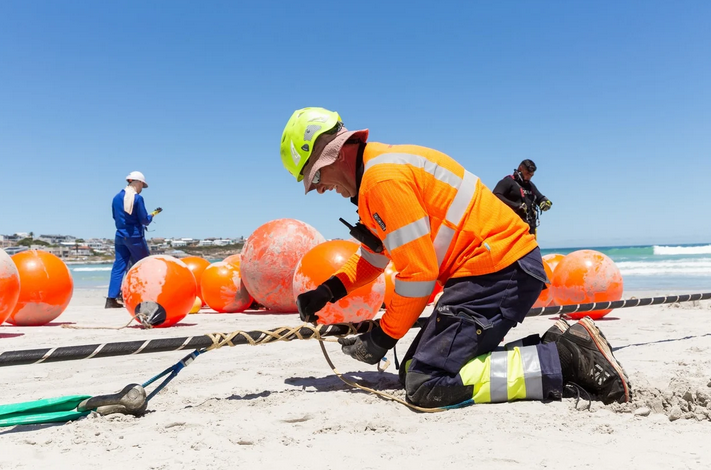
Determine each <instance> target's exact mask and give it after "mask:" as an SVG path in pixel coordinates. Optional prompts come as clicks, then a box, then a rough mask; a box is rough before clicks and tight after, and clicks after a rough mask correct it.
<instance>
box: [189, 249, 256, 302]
mask: <svg viewBox="0 0 711 470" xmlns="http://www.w3.org/2000/svg"><path fill="white" fill-rule="evenodd" d="M200 289H201V291H202V298H203V299H204V300H205V303H207V306H208V307H210V308H211V309H213V310H214V311H216V312H219V313H237V312H244V311H245V310H247V308H249V306H250V305H251V304H252V296H251V295H249V292H247V289H246V288H245V286H244V282H242V276H241V275H240V269H239V267H238V266H235V265H234V264H232V263H226V262H224V261H218V262H217V263H212V264H211V265H210V266H208V267H207V269H206V270H205V272H204V273H202V282H201V283H200Z"/></svg>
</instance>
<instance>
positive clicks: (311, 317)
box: [296, 276, 348, 323]
mask: <svg viewBox="0 0 711 470" xmlns="http://www.w3.org/2000/svg"><path fill="white" fill-rule="evenodd" d="M346 295H348V292H347V291H346V288H345V286H344V285H343V283H342V282H341V280H340V279H338V278H337V277H336V276H331V277H330V278H329V279H328V280H327V281H326V282H324V283H323V284H321V285H320V286H318V287H317V288H316V289H314V290H310V291H307V292H304V293H303V294H299V296H298V297H297V298H296V307H297V308H298V309H299V317H300V318H301V321H304V322H308V323H316V321H317V320H318V315H316V313H317V312H318V311H320V310H321V309H322V308H324V307H325V306H326V304H327V303H328V302H331V303H333V302H338V301H339V300H341V299H342V298H343V297H345V296H346Z"/></svg>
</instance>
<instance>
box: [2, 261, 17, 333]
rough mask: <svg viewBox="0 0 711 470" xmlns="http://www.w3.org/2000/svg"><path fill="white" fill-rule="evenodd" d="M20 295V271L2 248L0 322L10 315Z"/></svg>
mask: <svg viewBox="0 0 711 470" xmlns="http://www.w3.org/2000/svg"><path fill="white" fill-rule="evenodd" d="M19 297H20V273H18V272H17V266H15V263H13V262H12V258H10V255H8V254H7V253H5V250H3V249H0V323H2V322H4V321H5V320H6V319H7V317H9V316H10V314H11V313H12V311H13V310H14V309H15V305H17V299H18V298H19Z"/></svg>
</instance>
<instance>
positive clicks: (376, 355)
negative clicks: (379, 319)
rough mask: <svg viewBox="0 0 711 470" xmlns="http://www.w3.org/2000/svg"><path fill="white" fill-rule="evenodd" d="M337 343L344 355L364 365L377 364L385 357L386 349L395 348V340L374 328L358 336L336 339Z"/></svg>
mask: <svg viewBox="0 0 711 470" xmlns="http://www.w3.org/2000/svg"><path fill="white" fill-rule="evenodd" d="M338 342H339V343H340V344H341V351H343V353H344V354H348V355H349V356H351V357H352V358H353V359H356V360H358V361H361V362H365V363H366V364H377V363H378V362H380V360H381V359H382V358H383V357H385V353H387V352H388V349H390V348H392V347H393V346H395V343H397V340H396V339H394V338H391V337H390V336H388V335H387V334H385V333H384V332H383V330H381V329H380V328H376V329H375V330H373V331H370V332H368V333H363V334H362V335H359V336H351V337H350V338H338Z"/></svg>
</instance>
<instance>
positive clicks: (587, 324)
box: [578, 317, 630, 403]
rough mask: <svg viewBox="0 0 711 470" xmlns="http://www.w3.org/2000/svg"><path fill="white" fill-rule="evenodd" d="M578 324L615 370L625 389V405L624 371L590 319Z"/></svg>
mask: <svg viewBox="0 0 711 470" xmlns="http://www.w3.org/2000/svg"><path fill="white" fill-rule="evenodd" d="M578 323H579V324H580V325H582V326H583V328H585V329H586V330H587V332H588V334H589V335H590V337H591V338H592V340H593V342H594V343H595V346H597V349H598V351H600V353H601V354H602V355H603V356H605V359H607V360H608V361H609V362H610V364H612V367H613V369H615V372H617V375H618V376H619V377H620V380H622V386H623V387H624V389H625V403H626V402H628V401H630V389H629V379H628V378H627V374H626V373H625V370H624V369H623V368H622V366H621V365H620V363H619V362H617V359H615V356H613V355H612V351H611V350H610V347H609V345H608V342H607V339H605V336H603V334H602V332H601V331H600V330H599V329H598V328H597V325H595V322H593V321H592V319H591V318H590V317H585V318H583V319H582V320H579V321H578Z"/></svg>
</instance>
